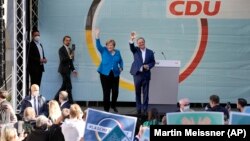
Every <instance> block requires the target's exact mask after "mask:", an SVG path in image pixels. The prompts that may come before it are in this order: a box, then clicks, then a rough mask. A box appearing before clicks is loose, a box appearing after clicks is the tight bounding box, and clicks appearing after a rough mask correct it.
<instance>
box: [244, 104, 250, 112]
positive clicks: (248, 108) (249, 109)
mask: <svg viewBox="0 0 250 141" xmlns="http://www.w3.org/2000/svg"><path fill="white" fill-rule="evenodd" d="M243 113H249V114H250V106H246V107H244V111H243Z"/></svg>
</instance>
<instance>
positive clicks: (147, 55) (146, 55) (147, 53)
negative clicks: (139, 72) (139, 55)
mask: <svg viewBox="0 0 250 141" xmlns="http://www.w3.org/2000/svg"><path fill="white" fill-rule="evenodd" d="M145 51H146V53H145V62H144V63H146V62H148V59H149V51H148V49H147V48H146V50H145Z"/></svg>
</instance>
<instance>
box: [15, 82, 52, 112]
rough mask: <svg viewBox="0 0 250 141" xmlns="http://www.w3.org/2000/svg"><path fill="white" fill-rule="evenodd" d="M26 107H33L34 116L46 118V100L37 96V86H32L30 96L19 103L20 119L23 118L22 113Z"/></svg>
mask: <svg viewBox="0 0 250 141" xmlns="http://www.w3.org/2000/svg"><path fill="white" fill-rule="evenodd" d="M27 107H33V108H34V109H35V112H36V116H39V115H45V116H48V106H47V102H46V99H45V97H43V96H42V95H40V94H39V86H38V85H37V84H33V85H32V86H31V95H28V96H26V97H25V98H24V99H23V101H22V103H21V112H20V116H21V117H22V116H23V112H24V110H25V109H26V108H27Z"/></svg>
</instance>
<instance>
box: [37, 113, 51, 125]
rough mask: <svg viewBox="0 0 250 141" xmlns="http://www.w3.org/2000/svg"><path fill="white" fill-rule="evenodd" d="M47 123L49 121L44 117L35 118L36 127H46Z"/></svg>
mask: <svg viewBox="0 0 250 141" xmlns="http://www.w3.org/2000/svg"><path fill="white" fill-rule="evenodd" d="M48 121H49V119H48V118H47V117H46V116H44V115H40V116H38V117H37V120H36V127H44V126H47V125H48Z"/></svg>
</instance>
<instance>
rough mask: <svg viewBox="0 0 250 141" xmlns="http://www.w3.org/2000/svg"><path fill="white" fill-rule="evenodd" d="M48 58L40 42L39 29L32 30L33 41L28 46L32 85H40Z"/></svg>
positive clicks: (28, 62) (28, 63)
mask: <svg viewBox="0 0 250 141" xmlns="http://www.w3.org/2000/svg"><path fill="white" fill-rule="evenodd" d="M46 63H47V59H46V57H45V55H44V48H43V46H42V44H41V43H40V33H39V31H38V30H33V31H32V41H31V42H30V43H29V44H28V46H27V71H28V73H29V76H30V80H31V85H32V84H37V85H38V86H39V87H40V84H41V80H42V74H43V72H44V64H46Z"/></svg>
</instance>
